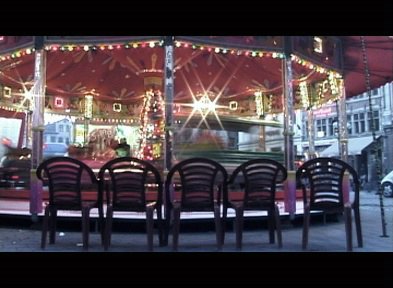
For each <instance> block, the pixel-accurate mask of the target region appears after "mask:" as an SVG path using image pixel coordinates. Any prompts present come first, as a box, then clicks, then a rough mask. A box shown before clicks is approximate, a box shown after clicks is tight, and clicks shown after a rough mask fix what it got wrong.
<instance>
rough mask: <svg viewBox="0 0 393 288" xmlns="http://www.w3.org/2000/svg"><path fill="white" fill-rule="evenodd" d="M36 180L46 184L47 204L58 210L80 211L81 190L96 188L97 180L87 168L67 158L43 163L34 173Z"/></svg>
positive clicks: (50, 159)
mask: <svg viewBox="0 0 393 288" xmlns="http://www.w3.org/2000/svg"><path fill="white" fill-rule="evenodd" d="M36 174H37V177H38V179H40V180H41V181H43V182H44V183H45V184H48V190H49V204H50V205H56V206H57V207H58V208H59V209H80V208H81V207H82V200H83V198H82V192H81V191H82V189H83V188H87V187H88V188H91V186H94V188H96V184H97V183H98V182H97V178H96V176H95V175H94V173H93V171H92V170H91V168H90V167H89V166H87V165H86V164H85V163H83V162H82V161H80V160H77V159H74V158H69V157H53V158H49V159H47V160H45V161H43V162H42V163H41V164H40V165H39V166H38V168H37V171H36Z"/></svg>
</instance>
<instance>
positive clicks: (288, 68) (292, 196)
mask: <svg viewBox="0 0 393 288" xmlns="http://www.w3.org/2000/svg"><path fill="white" fill-rule="evenodd" d="M284 39H285V58H284V60H283V63H282V65H283V67H282V68H283V69H282V71H283V83H284V99H285V101H284V103H285V105H284V133H283V134H284V145H285V151H284V158H285V166H286V168H287V170H288V175H292V174H291V173H292V172H294V171H295V145H294V143H293V136H294V134H295V133H294V131H293V125H294V123H295V119H296V118H295V110H294V106H293V83H292V80H293V79H292V61H291V53H292V38H291V37H290V36H285V38H284ZM293 182H294V181H293V179H288V180H287V181H286V184H285V194H286V196H285V198H286V199H285V203H287V206H286V208H285V210H286V211H288V212H289V215H290V218H291V219H294V218H295V212H296V181H295V183H293ZM294 184H295V185H294Z"/></svg>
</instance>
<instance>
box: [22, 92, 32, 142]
mask: <svg viewBox="0 0 393 288" xmlns="http://www.w3.org/2000/svg"><path fill="white" fill-rule="evenodd" d="M29 101H34V100H32V99H31V100H29ZM29 106H31V104H30V103H29ZM32 114H33V111H32V110H31V109H30V107H29V108H27V110H26V118H25V119H26V122H25V123H26V124H25V125H26V127H25V135H24V140H25V145H24V146H25V147H27V148H31V140H32V139H31V137H32V135H31V121H32Z"/></svg>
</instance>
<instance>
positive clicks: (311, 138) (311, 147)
mask: <svg viewBox="0 0 393 288" xmlns="http://www.w3.org/2000/svg"><path fill="white" fill-rule="evenodd" d="M307 133H308V158H309V159H313V158H315V124H314V113H313V111H312V108H311V107H310V108H308V110H307Z"/></svg>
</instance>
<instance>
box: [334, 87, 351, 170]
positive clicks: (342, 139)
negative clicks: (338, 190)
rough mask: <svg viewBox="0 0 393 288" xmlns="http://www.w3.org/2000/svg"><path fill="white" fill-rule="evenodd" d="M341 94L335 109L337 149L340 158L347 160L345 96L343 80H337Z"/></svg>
mask: <svg viewBox="0 0 393 288" xmlns="http://www.w3.org/2000/svg"><path fill="white" fill-rule="evenodd" d="M339 82H340V84H339V86H340V88H339V91H341V93H340V94H341V95H340V97H339V99H337V100H336V109H337V120H338V122H337V129H338V139H337V140H338V145H339V147H338V151H339V153H340V159H341V160H343V161H345V162H348V127H347V106H346V96H345V89H344V84H343V80H341V81H339Z"/></svg>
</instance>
